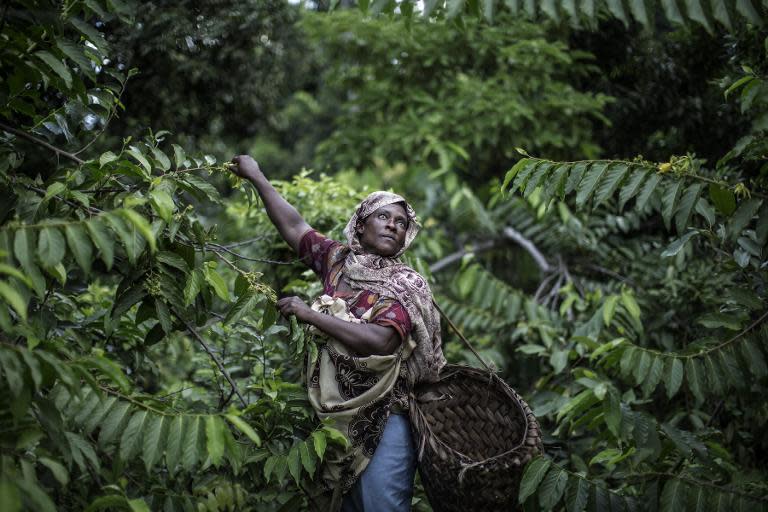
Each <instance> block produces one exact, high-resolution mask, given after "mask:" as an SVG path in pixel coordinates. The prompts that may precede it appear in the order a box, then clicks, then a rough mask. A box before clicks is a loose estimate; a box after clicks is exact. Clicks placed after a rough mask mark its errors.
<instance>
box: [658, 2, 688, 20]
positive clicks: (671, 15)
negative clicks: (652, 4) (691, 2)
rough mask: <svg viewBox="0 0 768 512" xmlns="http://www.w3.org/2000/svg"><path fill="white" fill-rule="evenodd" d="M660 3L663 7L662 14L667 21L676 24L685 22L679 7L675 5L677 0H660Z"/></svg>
mask: <svg viewBox="0 0 768 512" xmlns="http://www.w3.org/2000/svg"><path fill="white" fill-rule="evenodd" d="M661 5H662V7H663V8H664V14H665V15H666V17H667V19H668V20H669V21H671V22H672V23H676V24H678V25H684V24H685V22H684V21H683V15H682V14H681V13H680V9H679V8H678V6H677V0H661Z"/></svg>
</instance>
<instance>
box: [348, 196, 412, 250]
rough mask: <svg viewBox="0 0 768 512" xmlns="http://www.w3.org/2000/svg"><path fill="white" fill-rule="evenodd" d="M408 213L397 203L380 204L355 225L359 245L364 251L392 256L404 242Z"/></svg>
mask: <svg viewBox="0 0 768 512" xmlns="http://www.w3.org/2000/svg"><path fill="white" fill-rule="evenodd" d="M406 231H408V215H407V214H406V212H405V208H404V207H403V205H401V204H399V203H393V204H388V205H386V206H382V207H381V208H379V209H378V210H376V211H375V212H373V213H372V214H370V215H369V216H367V217H366V218H365V219H363V221H362V222H361V223H359V224H358V225H357V234H358V237H359V239H360V245H361V246H362V247H363V250H365V252H369V253H373V254H378V255H379V256H394V255H395V254H397V253H398V252H400V249H402V247H403V244H404V243H405V233H406Z"/></svg>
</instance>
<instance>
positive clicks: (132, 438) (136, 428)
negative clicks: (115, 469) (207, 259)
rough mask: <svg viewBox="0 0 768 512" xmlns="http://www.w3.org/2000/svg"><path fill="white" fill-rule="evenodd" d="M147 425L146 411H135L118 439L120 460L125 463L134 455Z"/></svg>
mask: <svg viewBox="0 0 768 512" xmlns="http://www.w3.org/2000/svg"><path fill="white" fill-rule="evenodd" d="M146 423H147V411H144V410H140V411H136V412H135V413H134V414H133V416H131V420H130V421H129V422H128V426H127V427H125V430H124V431H123V435H122V436H121V437H120V458H121V459H122V460H123V461H125V462H130V460H131V459H132V458H133V457H134V455H136V454H137V453H138V451H139V447H140V446H141V442H142V439H143V430H144V427H145V425H146Z"/></svg>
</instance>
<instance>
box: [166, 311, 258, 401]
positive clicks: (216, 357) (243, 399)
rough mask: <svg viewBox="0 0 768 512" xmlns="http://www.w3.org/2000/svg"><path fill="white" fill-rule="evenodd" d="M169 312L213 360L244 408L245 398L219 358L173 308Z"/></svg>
mask: <svg viewBox="0 0 768 512" xmlns="http://www.w3.org/2000/svg"><path fill="white" fill-rule="evenodd" d="M171 311H172V312H173V314H174V315H175V316H176V318H178V319H179V320H181V322H182V323H183V324H184V326H185V327H186V328H187V331H188V332H189V333H190V334H191V335H192V337H193V338H195V339H196V340H197V342H198V343H200V345H202V347H203V349H205V351H206V352H207V353H208V355H209V356H210V357H211V359H213V362H214V363H216V366H218V368H219V371H220V372H221V374H222V375H224V378H225V379H227V382H229V385H230V386H232V391H233V392H234V393H235V394H236V395H237V398H239V399H240V402H241V403H242V404H243V407H246V406H247V405H248V403H247V402H246V401H245V398H243V395H242V394H241V393H240V390H239V389H238V388H237V384H235V381H234V380H232V377H231V376H230V375H229V372H228V371H227V369H226V368H224V364H223V363H222V362H221V360H220V359H219V357H218V356H217V355H216V353H215V352H213V351H212V350H211V347H209V346H208V344H207V343H206V342H205V340H204V339H203V337H202V336H200V334H199V333H198V332H197V331H196V330H195V328H194V327H193V326H192V324H190V323H189V322H188V321H186V320H185V319H184V318H182V317H181V315H179V312H178V311H176V310H175V309H174V308H171Z"/></svg>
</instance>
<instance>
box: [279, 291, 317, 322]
mask: <svg viewBox="0 0 768 512" xmlns="http://www.w3.org/2000/svg"><path fill="white" fill-rule="evenodd" d="M277 309H278V310H280V314H282V315H283V316H284V317H286V318H288V317H289V316H290V315H296V319H297V320H300V321H302V322H306V321H307V318H308V315H309V314H311V313H312V308H310V307H309V306H307V304H306V303H305V302H304V301H303V300H301V299H300V298H298V297H295V296H294V297H283V298H282V299H280V300H278V301H277Z"/></svg>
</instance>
